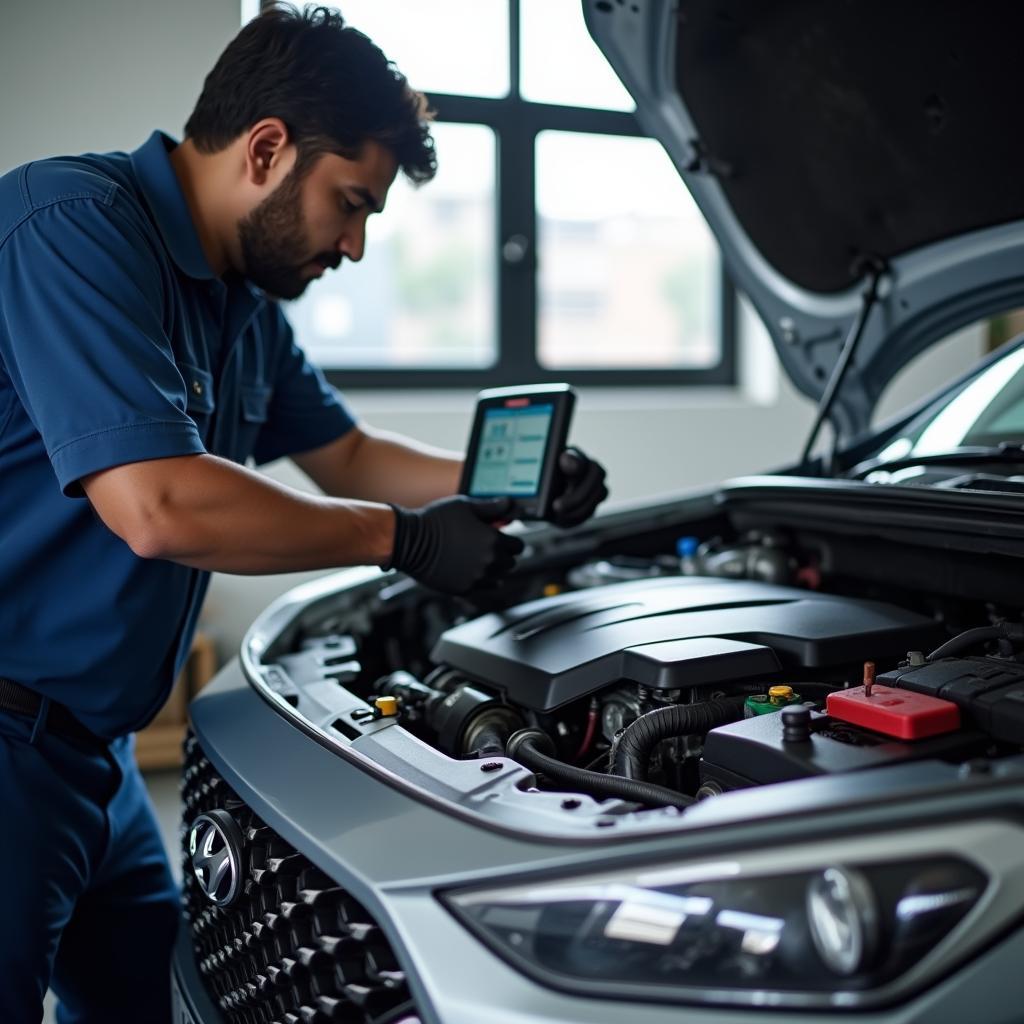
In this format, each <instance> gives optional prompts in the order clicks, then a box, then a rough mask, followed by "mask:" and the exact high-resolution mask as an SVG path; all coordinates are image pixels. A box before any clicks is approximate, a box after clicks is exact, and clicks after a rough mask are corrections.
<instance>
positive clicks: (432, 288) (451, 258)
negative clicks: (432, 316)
mask: <svg viewBox="0 0 1024 1024" xmlns="http://www.w3.org/2000/svg"><path fill="white" fill-rule="evenodd" d="M395 257H396V258H395V270H396V280H397V285H398V295H399V301H400V303H401V305H402V306H404V307H405V308H406V309H407V310H409V311H410V312H413V313H432V312H436V311H438V310H443V309H453V308H458V307H459V306H461V305H462V304H463V303H464V302H465V301H466V300H467V299H468V297H469V295H470V294H471V292H472V291H473V288H474V287H475V280H474V279H475V277H476V274H477V270H478V268H477V266H476V261H475V259H474V250H473V248H472V247H471V246H469V245H465V244H463V243H460V242H458V241H454V242H449V243H448V244H447V245H445V246H443V247H441V248H440V249H439V250H438V251H437V253H436V254H435V255H434V256H433V257H432V258H431V259H430V260H428V261H426V262H423V261H414V260H412V259H411V258H410V256H409V252H408V246H407V245H406V244H403V242H402V241H401V240H398V241H397V242H396V253H395Z"/></svg>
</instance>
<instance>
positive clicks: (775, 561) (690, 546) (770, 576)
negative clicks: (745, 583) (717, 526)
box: [676, 533, 797, 584]
mask: <svg viewBox="0 0 1024 1024" xmlns="http://www.w3.org/2000/svg"><path fill="white" fill-rule="evenodd" d="M676 551H677V553H678V555H679V566H680V571H681V572H682V574H683V575H684V576H725V577H728V578H730V579H738V580H764V581H765V582H766V583H779V584H784V583H791V582H793V580H794V577H795V576H796V568H797V566H796V559H794V557H793V556H792V554H791V553H790V552H789V549H788V547H787V545H786V543H785V541H784V540H783V539H782V538H780V537H776V536H774V535H772V534H759V533H751V534H748V535H747V536H745V537H742V538H741V539H740V541H739V542H738V543H735V544H730V545H729V546H724V545H722V546H720V545H719V542H717V541H710V542H705V543H703V544H701V543H700V541H699V539H698V538H697V537H680V538H679V540H678V541H677V543H676Z"/></svg>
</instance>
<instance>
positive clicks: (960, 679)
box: [877, 657, 1024, 744]
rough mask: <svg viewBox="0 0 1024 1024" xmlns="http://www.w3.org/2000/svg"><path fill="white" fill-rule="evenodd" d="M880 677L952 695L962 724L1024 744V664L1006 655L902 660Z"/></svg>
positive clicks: (906, 687) (950, 698) (881, 680)
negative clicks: (923, 661)
mask: <svg viewBox="0 0 1024 1024" xmlns="http://www.w3.org/2000/svg"><path fill="white" fill-rule="evenodd" d="M877 681H878V682H879V683H883V684H885V685H887V686H895V687H899V688H901V689H904V690H910V691H913V692H914V693H924V694H928V695H929V696H931V697H939V698H941V699H942V700H948V701H951V702H952V703H954V704H956V705H957V707H959V708H960V713H961V715H962V717H963V720H964V724H965V725H967V726H969V727H973V728H975V729H980V730H981V731H982V732H985V733H987V734H988V735H989V736H991V737H992V738H993V739H996V740H1003V741H1004V742H1007V743H1015V744H1024V665H1020V664H1018V663H1017V662H1015V661H1008V660H1006V659H1003V658H984V657H979V658H943V659H941V660H939V661H935V662H928V663H926V664H924V665H917V666H912V665H901V666H900V667H899V668H897V669H894V670H893V671H891V672H885V673H883V674H882V675H879V677H878V680H877Z"/></svg>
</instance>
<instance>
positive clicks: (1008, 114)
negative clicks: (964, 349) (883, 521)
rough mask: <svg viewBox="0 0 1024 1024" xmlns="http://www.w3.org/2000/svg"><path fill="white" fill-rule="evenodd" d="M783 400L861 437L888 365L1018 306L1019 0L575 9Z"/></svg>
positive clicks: (1021, 232)
mask: <svg viewBox="0 0 1024 1024" xmlns="http://www.w3.org/2000/svg"><path fill="white" fill-rule="evenodd" d="M584 11H585V17H586V21H587V25H588V27H589V30H590V32H591V35H592V36H593V37H594V39H595V40H596V42H597V44H598V45H599V46H600V48H601V50H602V51H603V52H604V54H605V55H606V57H607V58H608V60H609V62H610V63H611V65H612V67H613V68H614V69H615V71H616V72H617V73H618V75H619V77H620V78H621V79H622V81H623V83H624V84H625V86H626V87H627V88H628V89H629V91H630V92H631V93H632V95H633V97H634V98H635V100H636V103H637V118H638V120H639V122H640V124H641V126H642V127H643V129H644V130H645V131H646V132H647V133H648V134H650V135H651V136H653V137H655V138H657V139H659V140H660V141H661V143H662V144H663V145H664V147H665V149H666V150H667V151H668V154H669V156H670V157H671V158H672V160H673V162H674V163H675V165H676V168H677V169H678V171H679V173H680V175H681V176H682V177H683V179H684V181H685V182H686V184H687V186H688V187H689V189H690V192H691V193H692V194H693V197H694V199H695V200H696V202H697V204H698V206H699V207H700V208H701V210H702V211H703V213H704V216H705V217H706V218H707V221H708V223H709V225H710V227H711V230H712V231H713V232H714V233H715V236H716V237H717V239H718V242H719V244H720V246H721V249H722V253H723V258H724V259H725V262H726V265H727V266H728V268H729V271H730V273H731V274H732V276H733V278H734V280H735V281H736V283H737V285H738V286H739V287H740V288H741V289H742V290H743V291H744V292H745V293H746V294H747V295H748V296H749V297H750V299H751V301H752V302H753V304H754V306H755V307H756V308H757V310H758V312H759V313H760V314H761V316H762V318H763V319H764V321H765V323H766V324H767V327H768V330H769V332H770V334H771V337H772V340H773V342H774V344H775V347H776V349H777V351H778V353H779V357H780V359H781V360H782V364H783V366H784V367H785V369H786V371H787V372H788V374H789V375H790V377H791V378H792V380H793V381H794V383H795V384H796V386H797V387H798V388H799V389H800V390H801V391H802V392H803V393H804V394H806V395H808V396H810V397H811V398H813V399H816V400H817V399H820V397H821V395H822V392H823V391H824V389H825V386H826V384H827V381H828V378H829V376H830V374H831V372H832V369H833V367H834V366H835V363H836V360H837V358H838V355H839V352H840V349H841V348H842V345H843V341H844V339H845V337H846V334H847V332H848V330H849V328H850V326H851V324H852V323H853V322H854V320H855V318H856V316H857V314H858V312H859V311H860V309H861V307H862V294H863V293H864V291H865V287H866V284H867V282H868V279H869V276H870V274H871V272H872V268H874V267H880V268H882V270H883V273H882V277H881V280H880V286H879V296H880V297H879V301H878V303H877V304H876V306H875V308H874V309H873V311H872V312H871V314H870V316H869V319H868V322H867V326H866V329H865V331H864V334H863V336H862V338H861V340H860V344H859V346H858V348H857V354H856V356H855V358H854V361H853V364H852V365H851V366H850V368H849V370H848V372H847V376H846V378H845V380H844V383H843V387H842V390H841V392H840V394H839V396H838V399H837V401H836V405H835V408H834V413H833V415H834V422H835V424H836V427H837V429H838V430H839V432H840V435H841V436H843V437H844V438H849V437H851V436H853V435H855V434H858V433H860V432H862V431H863V430H865V429H866V428H867V426H868V421H869V418H870V414H871V410H872V409H873V407H874V404H875V402H876V401H877V399H878V397H879V394H880V393H881V391H882V390H883V388H884V387H885V385H886V383H887V382H888V381H889V380H890V379H891V378H892V376H893V375H894V374H895V373H896V371H897V370H899V369H900V367H902V366H903V365H904V364H905V363H907V362H908V361H909V360H910V359H911V358H913V356H915V355H916V354H917V353H918V352H920V351H922V350H923V349H925V348H927V347H928V346H929V345H930V344H932V343H933V342H935V341H937V340H939V339H940V338H942V337H943V336H945V335H947V334H949V333H950V332H951V331H953V330H956V329H957V328H958V327H961V326H963V325H964V324H967V323H969V322H971V321H973V320H976V319H979V318H981V317H984V316H986V315H990V314H993V313H996V312H999V311H1001V310H1005V309H1008V308H1012V307H1013V306H1014V305H1020V304H1024V185H1022V184H1021V164H1022V159H1021V158H1022V157H1024V142H1022V141H1021V140H1022V135H1021V132H1020V128H1019V125H1018V121H1019V118H1020V111H1021V109H1022V107H1024V76H1022V75H1021V73H1020V69H1019V61H1018V59H1017V57H1018V52H1019V40H1020V39H1021V38H1022V36H1024V5H1018V4H1000V5H998V6H997V7H993V8H989V7H986V6H985V5H980V6H979V5H977V4H972V3H970V2H968V0H929V2H927V3H926V2H924V0H919V2H910V0H906V2H904V3H892V2H891V0H856V2H853V0H835V2H829V3H822V2H821V0H772V2H766V0H584Z"/></svg>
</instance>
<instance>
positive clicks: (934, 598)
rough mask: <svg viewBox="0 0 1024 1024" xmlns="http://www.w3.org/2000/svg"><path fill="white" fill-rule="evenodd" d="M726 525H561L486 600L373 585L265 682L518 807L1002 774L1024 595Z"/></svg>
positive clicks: (676, 804) (426, 774)
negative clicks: (1009, 598) (885, 580)
mask: <svg viewBox="0 0 1024 1024" xmlns="http://www.w3.org/2000/svg"><path fill="white" fill-rule="evenodd" d="M702 525H708V524H702ZM713 525H714V526H715V527H717V529H718V532H716V533H714V534H711V535H710V536H709V535H704V536H701V535H698V534H696V533H694V534H689V533H679V532H678V531H673V530H671V529H667V528H666V529H662V530H658V531H653V530H652V531H648V532H647V533H646V534H637V533H633V534H629V533H628V532H624V533H621V535H620V536H619V537H616V538H612V539H609V538H607V537H606V538H604V539H603V542H602V543H600V544H598V545H594V546H593V547H592V548H591V549H590V550H586V549H583V550H581V551H579V552H577V553H576V554H568V553H566V552H565V551H564V550H561V549H560V547H559V544H558V538H557V537H556V538H555V539H554V540H553V541H552V543H551V544H550V545H549V546H547V547H544V546H543V545H537V550H536V551H535V552H534V557H533V558H532V559H528V560H527V564H526V565H524V567H523V568H522V570H521V571H520V572H519V573H517V574H516V577H515V580H514V582H512V583H510V584H509V585H508V586H507V587H506V588H505V591H504V592H499V593H497V594H492V595H483V596H481V597H478V598H476V599H475V600H474V601H469V600H463V599H453V598H446V597H442V596H440V595H437V594H432V593H430V592H427V591H424V590H423V589H422V588H419V587H417V586H416V585H414V584H412V583H411V581H408V580H401V579H399V580H397V581H394V580H391V581H388V580H385V582H384V585H383V586H381V585H377V586H372V587H371V586H368V587H365V588H363V589H359V588H356V589H355V590H353V593H352V595H350V596H349V598H348V599H347V600H346V601H344V602H342V603H341V605H338V604H336V603H332V602H330V601H327V602H324V604H323V609H324V610H321V611H320V612H319V613H318V614H313V613H310V614H309V615H307V616H306V618H305V619H304V621H303V622H302V625H301V626H300V627H299V628H296V629H295V630H294V631H293V632H292V634H291V635H290V636H289V637H288V639H287V641H286V642H285V643H284V644H283V645H282V646H279V648H278V649H277V650H276V651H274V652H272V653H274V654H275V655H276V656H275V657H274V658H272V659H264V665H265V666H266V667H264V668H263V670H262V678H263V681H264V682H265V683H266V684H267V686H268V688H269V689H270V690H272V691H273V692H274V694H275V695H276V698H277V699H279V700H281V701H284V702H286V703H287V704H288V705H289V706H290V707H291V708H297V707H299V705H300V700H306V699H307V698H308V697H310V696H314V697H315V698H316V700H317V701H318V703H317V705H316V707H317V712H316V715H314V714H313V713H311V712H309V711H307V712H306V715H305V717H306V718H308V719H310V720H314V719H315V718H318V719H319V721H320V723H321V725H322V726H323V728H325V729H326V730H327V731H328V732H329V733H330V734H331V735H332V736H338V737H342V738H343V739H344V741H345V742H346V743H347V744H350V745H351V746H352V748H353V749H356V750H360V751H362V752H363V753H365V754H366V755H367V756H369V757H370V758H371V759H374V760H375V761H376V762H377V763H378V764H379V765H382V766H385V767H386V768H387V769H388V770H389V771H390V772H392V773H393V774H394V775H395V776H397V777H399V778H401V779H402V780H403V781H405V782H407V783H411V782H415V781H416V780H419V781H420V783H424V782H425V780H427V779H428V778H431V779H435V780H436V779H438V778H442V779H446V780H447V781H448V782H450V783H451V785H452V787H453V788H454V790H459V791H461V793H462V794H463V797H464V799H465V801H467V802H473V801H476V802H477V803H479V802H481V801H482V797H481V793H482V792H483V791H482V790H481V791H479V792H478V788H474V786H476V787H479V774H478V775H475V776H473V777H471V776H470V775H469V774H468V770H472V771H474V772H477V773H481V774H483V775H492V776H493V779H491V780H488V785H487V786H485V787H484V788H485V790H487V792H486V794H485V795H486V796H487V797H488V798H489V799H491V800H496V801H497V802H498V803H499V804H500V803H501V802H502V801H505V800H507V799H508V798H509V794H510V793H514V795H515V798H516V800H518V801H520V804H521V806H522V805H523V802H527V803H528V802H529V801H530V800H533V801H535V802H536V803H537V805H538V807H539V806H541V805H543V807H544V809H545V813H550V812H551V811H552V809H554V810H555V812H557V813H564V814H574V813H575V816H576V817H579V816H580V814H579V812H580V809H586V808H592V809H593V814H594V816H596V817H599V818H601V819H602V820H603V821H604V822H605V823H607V822H608V821H609V820H611V819H614V818H618V819H620V820H621V819H622V818H623V817H628V816H635V817H642V816H643V815H644V814H645V813H647V812H655V811H660V812H662V813H668V812H671V813H672V814H676V815H678V814H679V813H682V814H684V815H685V814H686V812H687V808H691V807H693V806H694V805H695V804H698V803H703V802H705V801H708V800H714V798H716V797H718V796H720V795H721V794H724V793H728V792H731V791H737V790H751V789H759V788H761V787H770V786H774V785H776V784H780V783H788V782H796V781H799V780H807V779H812V778H815V777H822V776H824V777H831V778H841V777H847V776H850V775H852V773H858V775H859V773H865V772H869V771H872V772H876V773H877V772H878V771H879V770H880V769H886V768H893V767H897V766H901V765H912V764H917V765H920V766H922V770H923V771H925V772H926V773H931V775H932V776H933V777H938V774H937V773H941V772H945V771H948V772H953V773H958V774H959V775H960V776H963V775H964V774H965V773H975V774H976V775H983V774H984V773H985V772H987V771H991V770H992V766H993V765H998V763H999V761H1000V759H1002V758H1007V757H1009V756H1011V755H1014V754H1019V753H1020V752H1021V747H1022V745H1024V627H1022V625H1021V622H1020V612H1019V610H1017V609H1014V608H1012V607H1008V606H1006V605H1005V604H998V603H997V602H995V601H991V600H984V599H982V598H981V597H980V596H979V597H976V598H973V599H971V597H970V595H969V594H968V593H965V592H964V589H961V591H960V592H959V593H957V594H953V593H942V592H941V590H940V589H933V590H931V591H929V590H928V589H927V588H925V587H924V586H914V579H913V575H914V570H913V569H911V570H908V571H907V572H906V573H904V574H903V578H902V581H901V582H902V583H903V585H902V586H901V587H900V588H897V587H895V586H892V585H889V586H887V587H880V586H879V585H878V584H877V583H876V582H874V581H873V580H872V578H871V576H872V574H871V573H865V574H863V575H861V574H860V573H859V572H858V567H859V561H858V560H861V561H863V562H865V563H867V562H874V561H875V559H874V557H873V556H872V554H871V552H870V551H869V550H866V549H861V550H860V551H859V552H858V551H857V548H856V545H855V544H853V545H851V544H850V542H849V540H848V538H838V539H837V543H835V544H833V543H832V541H831V538H829V537H828V536H827V535H825V534H822V533H819V532H816V533H813V534H812V533H810V532H804V531H799V532H798V531H795V530H786V529H780V528H778V527H777V526H773V527H771V528H756V527H755V528H750V527H749V526H747V528H746V529H743V530H735V529H731V530H730V529H729V527H728V526H727V525H725V524H724V523H723V522H722V520H721V519H719V520H718V521H715V522H714V524H713ZM723 527H724V528H723ZM674 534H675V535H674ZM645 548H646V550H644V549H645ZM851 553H852V555H851ZM920 564H925V560H923V559H921V557H920V553H917V554H915V553H913V552H911V553H910V554H909V556H908V565H910V566H916V565H920ZM966 589H967V590H969V589H970V588H969V587H968V588H966ZM339 693H344V694H345V698H344V699H343V700H339V698H338V694H339ZM396 726H397V727H398V729H397V730H396V729H395V727H396ZM400 737H401V739H400ZM431 758H433V761H431ZM428 765H429V766H430V767H429V768H428ZM510 768H511V769H512V770H511V771H510V770H509V769H510ZM875 777H876V778H879V779H881V776H880V775H876V776H875ZM458 780H463V781H462V782H460V781H458ZM466 780H469V781H466ZM501 784H504V785H505V787H506V788H505V790H501ZM495 787H496V788H495ZM442 788H443V787H442ZM666 809H668V810H667V811H666Z"/></svg>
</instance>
